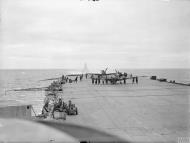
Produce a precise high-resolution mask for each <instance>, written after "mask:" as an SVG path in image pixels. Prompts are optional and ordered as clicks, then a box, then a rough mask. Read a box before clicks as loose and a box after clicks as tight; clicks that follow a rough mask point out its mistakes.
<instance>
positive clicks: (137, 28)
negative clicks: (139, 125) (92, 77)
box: [0, 0, 190, 69]
mask: <svg viewBox="0 0 190 143" xmlns="http://www.w3.org/2000/svg"><path fill="white" fill-rule="evenodd" d="M0 1H1V3H0V8H1V21H0V22H1V23H0V32H1V35H0V36H1V39H0V40H1V41H0V42H1V45H0V68H17V69H18V68H22V69H23V68H82V67H83V66H84V63H87V64H88V67H89V68H104V67H110V68H186V67H188V68H190V62H189V61H190V58H189V57H190V1H189V0H99V1H98V2H93V1H88V0H0Z"/></svg>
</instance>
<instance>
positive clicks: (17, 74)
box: [0, 69, 190, 113]
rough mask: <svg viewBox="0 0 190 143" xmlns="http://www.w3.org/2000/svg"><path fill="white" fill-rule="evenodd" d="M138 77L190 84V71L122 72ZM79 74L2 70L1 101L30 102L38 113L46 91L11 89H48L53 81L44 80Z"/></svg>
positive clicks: (61, 71)
mask: <svg viewBox="0 0 190 143" xmlns="http://www.w3.org/2000/svg"><path fill="white" fill-rule="evenodd" d="M121 71H125V72H127V73H132V74H133V75H138V76H152V75H156V76H158V77H159V78H167V79H168V80H175V81H176V82H180V83H190V69H125V70H121ZM75 72H76V73H78V72H79V71H77V70H74V71H73V70H72V71H71V70H0V101H1V100H16V101H20V102H28V103H30V104H32V105H33V106H34V109H35V111H36V112H37V113H39V112H40V111H41V108H42V105H43V100H44V91H43V90H42V91H8V90H11V89H21V88H33V87H46V86H48V85H49V84H50V83H51V82H52V81H40V80H43V79H48V78H54V77H60V76H61V75H62V74H68V73H75Z"/></svg>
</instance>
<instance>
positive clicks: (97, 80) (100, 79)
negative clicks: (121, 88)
mask: <svg viewBox="0 0 190 143" xmlns="http://www.w3.org/2000/svg"><path fill="white" fill-rule="evenodd" d="M108 76H109V75H106V74H105V75H103V74H102V75H95V74H94V75H93V74H92V76H91V79H92V84H101V83H102V84H108V82H110V83H111V84H116V83H117V82H118V81H119V83H120V84H122V81H123V83H124V84H126V80H127V79H132V83H133V84H134V83H136V84H138V76H133V75H132V74H130V75H129V74H127V73H123V74H122V73H121V72H118V73H117V75H114V74H113V75H112V76H111V77H108Z"/></svg>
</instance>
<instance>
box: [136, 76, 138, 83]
mask: <svg viewBox="0 0 190 143" xmlns="http://www.w3.org/2000/svg"><path fill="white" fill-rule="evenodd" d="M136 83H137V84H138V76H136Z"/></svg>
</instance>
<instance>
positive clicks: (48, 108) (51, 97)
mask: <svg viewBox="0 0 190 143" xmlns="http://www.w3.org/2000/svg"><path fill="white" fill-rule="evenodd" d="M67 82H69V78H68V77H67V76H64V75H63V76H62V77H61V80H57V81H53V82H52V83H51V84H50V85H49V86H48V87H47V89H46V90H45V94H46V97H45V99H44V106H43V108H42V116H43V117H45V118H46V117H47V116H49V117H52V118H54V114H53V113H54V111H56V110H57V111H59V112H66V113H67V114H69V113H70V110H71V109H74V108H75V104H72V102H71V100H69V102H68V104H67V103H66V102H64V101H63V99H62V98H60V97H59V95H58V93H59V91H62V84H65V83H67ZM77 112H78V111H77Z"/></svg>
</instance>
